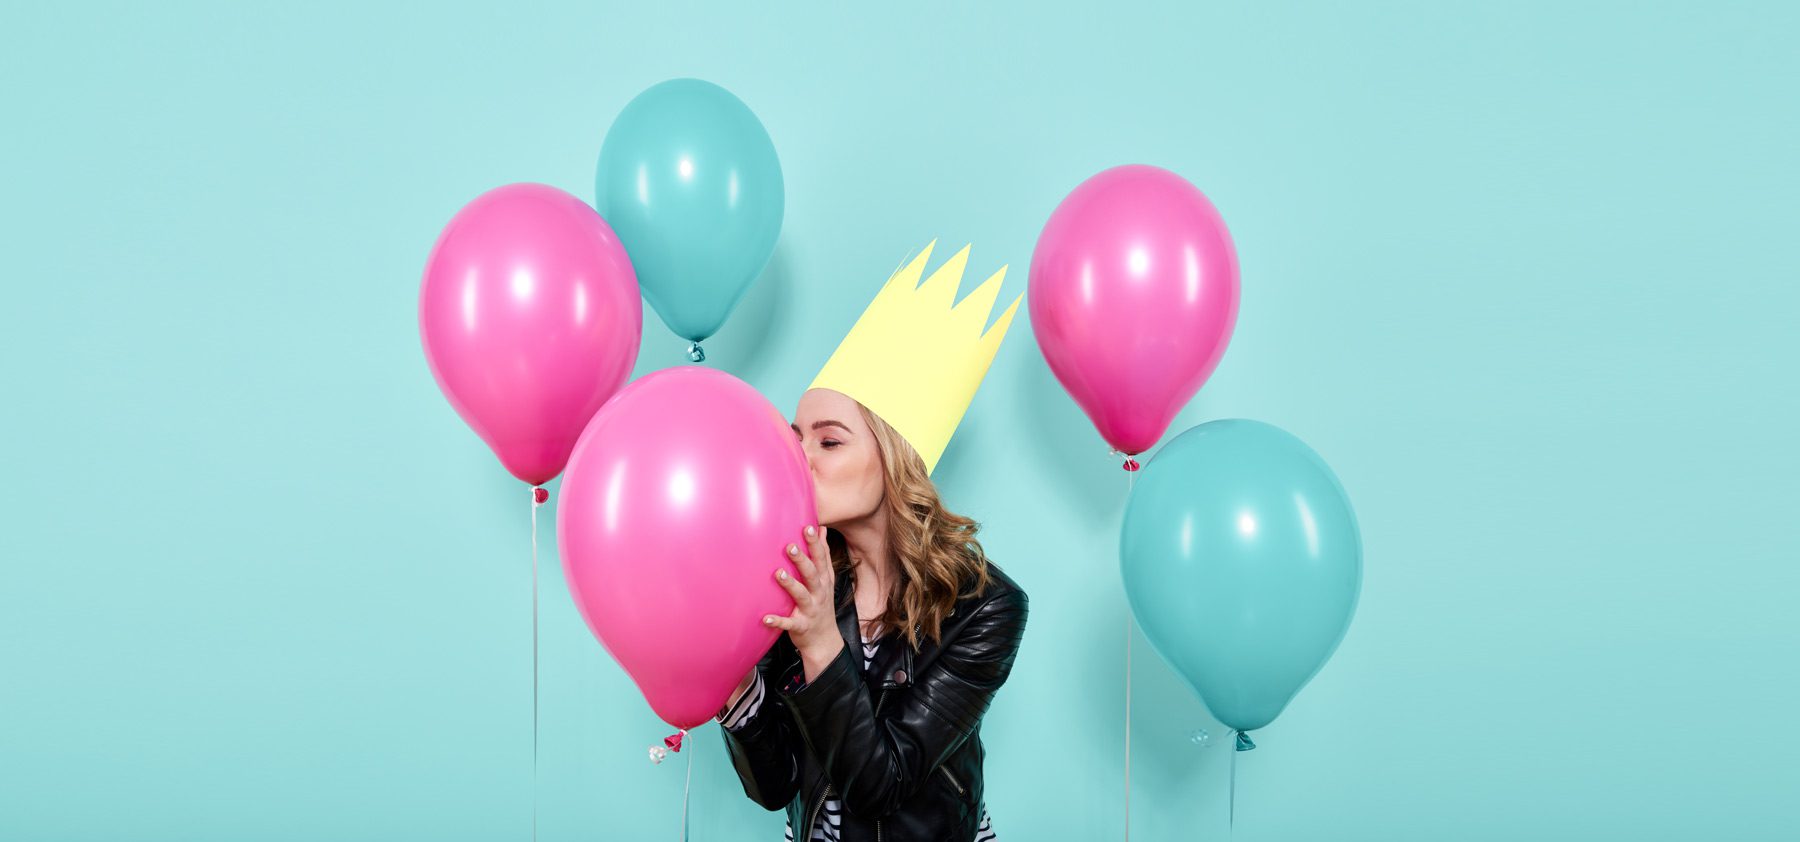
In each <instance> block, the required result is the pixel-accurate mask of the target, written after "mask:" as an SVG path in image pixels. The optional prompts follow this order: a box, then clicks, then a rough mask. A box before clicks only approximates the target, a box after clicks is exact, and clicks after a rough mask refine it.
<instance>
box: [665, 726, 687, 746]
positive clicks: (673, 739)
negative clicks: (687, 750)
mask: <svg viewBox="0 0 1800 842" xmlns="http://www.w3.org/2000/svg"><path fill="white" fill-rule="evenodd" d="M685 736H687V729H686V728H683V729H681V733H679V734H670V735H669V736H667V737H664V738H663V745H665V746H668V747H669V750H670V751H680V750H681V738H682V737H685Z"/></svg>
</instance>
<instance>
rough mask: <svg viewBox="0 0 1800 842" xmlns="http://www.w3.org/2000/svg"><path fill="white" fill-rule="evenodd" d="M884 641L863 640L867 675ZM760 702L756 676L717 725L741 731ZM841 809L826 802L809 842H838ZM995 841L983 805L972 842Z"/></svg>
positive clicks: (789, 832) (790, 829)
mask: <svg viewBox="0 0 1800 842" xmlns="http://www.w3.org/2000/svg"><path fill="white" fill-rule="evenodd" d="M886 639H887V636H883V637H881V638H878V639H874V640H871V639H870V638H869V637H868V635H864V636H863V639H862V641H863V643H862V647H863V671H864V672H867V671H868V669H869V664H870V663H871V662H873V661H874V659H875V652H876V651H877V650H879V649H880V648H881V644H882V642H883V641H885V640H886ZM762 700H763V678H762V674H761V673H756V677H755V678H754V679H753V680H752V682H751V684H750V689H748V690H746V691H744V695H743V696H742V697H741V698H739V699H738V701H737V704H735V705H733V706H732V708H731V710H729V711H727V712H726V713H725V716H724V717H723V718H722V719H720V720H719V724H720V725H723V726H725V727H726V728H727V729H730V730H734V731H735V730H737V729H738V728H741V727H743V725H744V723H746V722H748V721H749V720H750V717H752V716H755V715H756V710H757V708H759V707H762ZM843 808H844V806H843V804H841V803H839V801H838V800H837V799H836V798H827V799H825V807H824V812H822V813H821V814H820V816H819V822H818V823H817V824H815V825H813V834H812V842H838V826H839V825H841V824H842V823H843V815H842V813H843ZM783 834H784V842H794V823H793V822H792V821H789V822H788V823H787V828H786V830H785V831H783ZM997 838H999V837H997V836H995V835H994V828H993V824H992V823H991V822H990V821H989V820H988V813H987V804H986V803H983V804H982V805H981V821H980V822H977V823H976V827H975V840H974V842H994V840H995V839H997Z"/></svg>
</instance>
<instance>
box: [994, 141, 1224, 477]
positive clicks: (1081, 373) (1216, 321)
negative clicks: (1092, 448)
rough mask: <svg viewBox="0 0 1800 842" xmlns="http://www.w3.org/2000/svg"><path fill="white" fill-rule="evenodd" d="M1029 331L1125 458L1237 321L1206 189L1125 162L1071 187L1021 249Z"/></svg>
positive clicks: (1158, 429) (1170, 411) (1187, 390)
mask: <svg viewBox="0 0 1800 842" xmlns="http://www.w3.org/2000/svg"><path fill="white" fill-rule="evenodd" d="M1027 296H1028V298H1029V299H1030V308H1031V329H1032V332H1033V333H1035V334H1036V335H1037V341H1038V347H1039V348H1041V349H1043V352H1044V359H1045V360H1046V361H1048V362H1049V364H1050V370H1051V371H1052V372H1054V373H1055V374H1056V379H1057V380H1059V381H1061V383H1062V385H1063V388H1064V389H1066V390H1068V392H1069V394H1070V395H1071V396H1073V397H1074V398H1075V402H1076V403H1078V404H1080V405H1081V408H1082V409H1083V410H1085V411H1086V412H1087V414H1088V417H1089V418H1091V419H1093V422H1094V426H1095V427H1097V428H1099V430H1100V435H1101V436H1102V437H1104V438H1105V439H1106V440H1107V441H1108V442H1109V443H1111V444H1112V446H1113V447H1115V448H1117V449H1119V450H1120V451H1122V452H1124V453H1126V454H1138V453H1142V452H1144V451H1145V450H1148V449H1149V448H1150V446H1151V445H1154V444H1155V443H1156V442H1157V440H1158V439H1160V438H1162V435H1163V432H1164V431H1165V430H1167V429H1168V427H1169V422H1170V421H1172V420H1174V418H1175V414H1176V413H1177V412H1180V411H1181V408H1182V406H1183V405H1185V404H1186V403H1187V402H1188V400H1189V399H1190V398H1192V397H1193V396H1194V393H1195V392H1197V391H1199V389H1200V385H1201V384H1203V383H1205V382H1206V378H1207V377H1208V376H1210V375H1211V374H1212V372H1213V369H1214V368H1215V367H1217V366H1218V364H1219V358H1220V357H1222V356H1224V354H1225V346H1226V344H1227V343H1229V342H1230V341H1231V330H1232V327H1233V325H1234V324H1235V323H1236V322H1237V308H1238V265H1237V252H1236V251H1235V250H1234V249H1233V248H1232V245H1231V234H1230V232H1228V231H1226V230H1225V221H1224V220H1223V219H1221V218H1219V212H1218V211H1217V210H1216V209H1214V208H1213V205H1212V202H1210V201H1208V200H1207V198H1206V195H1205V194H1203V193H1201V192H1200V190H1199V189H1198V188H1196V187H1194V185H1192V184H1189V183H1188V182H1187V180H1186V179H1183V178H1182V177H1181V176H1179V175H1176V174H1174V173H1172V172H1169V171H1168V170H1165V169H1161V168H1159V167H1151V166H1145V165H1141V164H1133V165H1130V166H1123V167H1114V168H1112V169H1109V170H1106V171H1104V172H1101V173H1100V174H1098V175H1096V176H1094V177H1093V178H1090V179H1088V180H1087V181H1084V182H1082V183H1081V184H1080V186H1078V187H1076V188H1075V190H1074V191H1073V192H1071V193H1070V194H1069V195H1068V197H1067V198H1065V199H1063V200H1062V203H1061V204H1059V205H1057V206H1056V210H1055V212H1053V213H1051V214H1050V221H1049V222H1046V223H1045V224H1044V230H1043V233H1041V234H1039V235H1038V241H1037V248H1036V250H1035V251H1033V252H1032V255H1031V280H1030V282H1029V285H1028V292H1027Z"/></svg>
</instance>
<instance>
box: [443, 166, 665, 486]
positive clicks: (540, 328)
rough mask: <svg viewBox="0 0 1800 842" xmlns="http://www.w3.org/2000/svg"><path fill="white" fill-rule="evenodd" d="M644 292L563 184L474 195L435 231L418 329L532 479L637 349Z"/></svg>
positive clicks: (511, 461)
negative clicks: (639, 288)
mask: <svg viewBox="0 0 1800 842" xmlns="http://www.w3.org/2000/svg"><path fill="white" fill-rule="evenodd" d="M643 330H644V303H643V299H642V298H640V297H639V294H638V285H637V275H636V274H634V273H633V272H632V269H631V260H630V258H628V257H626V256H625V247H624V246H622V245H620V244H619V238H618V237H616V236H614V235H613V231H612V228H611V227H610V226H608V225H607V224H606V220H604V219H601V218H600V214H598V213H595V212H594V209H593V208H590V207H588V206H587V204H586V203H584V202H582V201H581V200H580V199H577V198H575V197H574V196H571V195H569V194H567V193H564V192H563V191H561V190H558V189H556V188H554V187H549V186H546V185H542V184H509V185H507V186H505V187H498V188H495V189H493V190H489V191H488V192H486V193H483V194H481V195H480V196H478V197H476V198H475V200H474V201H472V202H470V203H469V204H467V205H465V206H464V207H463V209H462V210H460V211H458V212H457V214H456V216H454V217H452V218H451V220H450V224H448V225H446V226H444V231H443V233H442V234H440V235H438V240H437V245H436V246H434V247H433V248H432V250H431V257H430V258H428V259H427V260H426V263H425V280H424V281H423V283H422V285H421V286H420V289H419V334H420V336H421V338H422V340H423V341H424V344H425V358H426V359H427V360H428V361H429V362H430V364H431V373H432V376H434V377H436V378H437V383H438V388H440V389H442V390H443V391H444V396H445V397H447V398H449V399H450V405H451V406H453V407H455V408H456V413H457V414H458V415H461V416H462V419H463V421H465V422H467V423H468V425H469V426H470V427H473V428H474V429H475V433H476V435H479V436H481V438H482V440H483V441H485V442H487V444H488V447H490V448H493V451H494V455H496V456H499V457H500V463H501V464H502V465H505V466H506V469H507V470H508V471H511V472H512V474H513V476H516V477H518V478H519V479H522V480H524V481H526V482H528V483H531V484H532V485H542V484H544V483H546V482H549V481H550V479H551V478H553V477H555V476H556V475H557V474H558V473H561V472H562V469H563V465H564V464H565V463H567V462H568V460H569V451H570V450H571V449H572V448H574V446H575V440H576V438H578V437H579V436H580V435H581V430H582V428H583V427H584V426H586V425H587V422H588V419H589V418H592V417H593V415H594V412H595V411H597V410H598V409H599V408H600V405H601V404H603V403H605V402H606V399H607V398H610V397H612V395H613V393H614V392H616V391H618V389H619V386H620V384H622V383H624V382H625V378H626V377H629V376H630V375H631V367H632V365H633V364H634V363H635V362H636V361H637V351H638V343H639V339H640V337H641V336H642V334H643Z"/></svg>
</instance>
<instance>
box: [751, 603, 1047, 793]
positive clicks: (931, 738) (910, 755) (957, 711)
mask: <svg viewBox="0 0 1800 842" xmlns="http://www.w3.org/2000/svg"><path fill="white" fill-rule="evenodd" d="M1027 610H1028V606H1027V599H1026V596H1025V592H1024V591H1022V590H1010V591H1007V592H1005V593H1002V594H996V595H995V596H994V597H993V598H991V599H989V600H987V601H986V602H983V603H982V604H981V605H980V606H979V607H977V608H976V609H975V611H974V613H973V614H972V615H971V616H970V618H969V619H968V620H967V621H966V623H965V625H964V626H963V628H962V629H961V631H960V632H959V633H958V634H956V635H955V636H954V637H952V638H951V639H950V640H949V641H947V642H946V644H945V646H944V648H943V649H942V650H940V651H939V653H938V655H937V657H936V659H935V660H934V661H933V662H932V663H931V664H930V665H929V666H928V667H927V668H926V669H925V671H924V673H925V674H923V675H920V676H917V677H915V678H914V684H913V689H912V692H911V693H910V694H909V695H908V697H907V701H906V702H905V707H904V708H902V709H900V710H896V711H894V712H893V717H892V718H884V719H882V720H880V721H877V720H876V719H875V712H874V709H873V704H872V703H871V701H870V699H869V694H868V693H867V692H866V691H865V690H864V684H863V680H862V678H861V670H860V669H858V662H857V661H856V660H855V659H856V657H857V655H856V654H854V653H851V652H850V650H849V647H846V648H845V650H844V651H843V652H841V653H839V654H838V656H837V658H835V659H833V660H832V662H831V663H830V664H828V665H827V666H826V667H825V669H824V670H822V671H820V673H819V675H818V676H817V677H816V678H815V679H814V680H813V681H812V682H810V683H807V684H804V685H801V686H800V687H798V688H794V689H789V688H786V687H777V688H776V689H775V692H774V693H773V694H772V696H771V698H782V699H783V700H784V701H785V702H786V704H787V706H788V712H789V713H790V714H791V715H792V718H793V721H794V725H795V726H796V729H797V730H798V731H799V734H800V737H801V739H802V740H804V741H805V745H806V747H807V748H808V749H810V750H811V751H812V753H813V756H814V757H817V758H818V759H819V761H820V762H821V763H822V764H823V765H824V767H825V774H826V777H827V779H829V780H830V781H831V782H832V783H833V784H834V785H835V786H836V787H837V790H838V792H839V793H840V795H841V796H842V798H843V802H844V807H845V809H847V810H849V811H850V812H852V813H856V814H859V815H863V816H870V817H877V816H885V815H887V814H889V813H892V812H893V811H894V810H895V809H897V808H898V807H899V806H900V805H901V804H902V803H904V802H905V801H906V800H907V798H909V797H910V796H912V795H913V793H915V792H916V791H917V790H918V789H919V787H920V786H921V785H922V784H923V783H924V781H925V780H926V777H927V776H928V775H930V774H931V772H932V770H934V769H935V768H937V765H938V764H939V763H940V762H941V761H943V760H944V758H946V757H948V756H949V755H950V754H951V752H953V751H955V750H956V749H957V748H958V747H959V746H961V745H962V744H963V742H964V741H965V740H967V739H968V738H969V735H970V734H972V733H974V731H975V729H976V728H977V727H978V726H979V725H980V722H981V717H982V715H983V714H985V713H986V712H987V709H988V704H989V703H990V702H992V701H993V698H994V693H995V691H997V690H999V689H1000V685H1001V684H1003V683H1005V681H1006V676H1007V674H1008V673H1010V672H1011V671H1012V665H1013V659H1014V657H1015V656H1016V655H1017V654H1018V650H1019V642H1020V640H1021V639H1022V638H1023V636H1024V634H1025V617H1026V614H1027Z"/></svg>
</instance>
